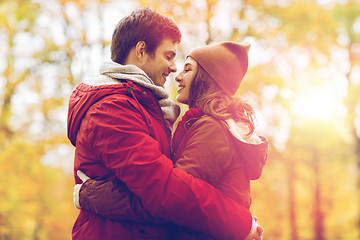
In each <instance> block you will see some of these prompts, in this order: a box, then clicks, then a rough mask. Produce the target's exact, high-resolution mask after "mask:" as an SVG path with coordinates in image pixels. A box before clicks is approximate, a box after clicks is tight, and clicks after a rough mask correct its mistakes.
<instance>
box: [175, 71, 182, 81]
mask: <svg viewBox="0 0 360 240" xmlns="http://www.w3.org/2000/svg"><path fill="white" fill-rule="evenodd" d="M181 78H182V76H181V73H179V74H178V75H177V76H176V77H175V81H176V82H180V81H181Z"/></svg>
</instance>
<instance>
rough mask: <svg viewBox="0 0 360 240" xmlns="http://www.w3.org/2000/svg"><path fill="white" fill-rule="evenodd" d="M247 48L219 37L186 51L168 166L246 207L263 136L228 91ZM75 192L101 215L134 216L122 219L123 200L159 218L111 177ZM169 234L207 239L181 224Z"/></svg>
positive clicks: (142, 215)
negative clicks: (181, 107) (217, 41)
mask: <svg viewBox="0 0 360 240" xmlns="http://www.w3.org/2000/svg"><path fill="white" fill-rule="evenodd" d="M248 49H249V45H247V44H238V43H234V42H223V43H220V44H215V45H209V46H204V47H200V48H197V49H195V50H194V51H192V52H191V53H190V54H189V55H188V56H187V59H186V62H185V65H184V68H183V70H182V72H181V73H180V74H179V75H178V76H177V77H176V81H177V82H178V84H179V88H178V91H177V92H178V96H177V98H176V99H177V101H178V102H180V103H183V104H187V105H188V106H189V110H188V111H187V112H186V113H185V114H184V116H183V118H182V120H181V121H180V122H179V124H178V126H177V129H176V130H175V132H174V134H173V139H172V151H173V155H172V156H173V157H172V160H173V162H174V167H176V168H181V169H184V170H185V171H187V172H188V173H190V174H191V175H193V176H195V177H197V178H200V179H203V180H205V181H207V182H209V183H210V184H211V185H213V186H214V187H215V188H217V189H218V190H219V191H220V192H221V193H222V194H224V195H227V196H228V197H230V198H232V199H233V200H235V201H236V202H238V203H240V204H241V205H243V206H244V207H246V208H250V204H251V196H250V180H255V179H258V178H259V177H260V175H261V172H262V169H263V166H264V164H265V162H266V158H267V148H268V141H267V140H266V138H264V137H261V136H257V135H256V134H254V129H255V126H254V110H253V108H252V107H251V106H250V105H249V104H247V103H246V102H244V101H242V100H240V99H239V98H236V97H234V95H235V93H236V91H237V90H238V88H239V86H240V83H241V81H242V79H243V77H244V75H245V73H246V71H247V68H248ZM164 177H165V176H164ZM80 192H81V194H80V205H81V208H83V209H86V210H90V211H93V212H96V213H98V214H100V215H103V216H104V217H107V218H112V219H114V220H132V221H134V219H133V218H132V219H127V216H128V215H129V214H128V211H129V206H125V205H130V206H131V209H132V210H133V211H134V212H136V214H135V215H136V216H138V217H136V218H138V219H135V221H139V222H143V221H145V222H146V221H154V222H156V221H161V220H160V219H156V218H152V217H151V216H149V213H147V211H146V210H145V209H143V207H142V205H141V201H138V200H137V201H134V200H133V198H129V197H128V196H125V195H129V194H128V192H126V193H125V191H123V188H122V189H121V187H120V186H117V185H116V184H114V183H109V182H107V183H104V182H96V181H93V180H90V181H86V182H85V183H84V184H83V185H82V187H81V190H80ZM76 194H78V193H76ZM120 199H121V201H120ZM124 199H128V201H124ZM124 202H125V203H124ZM125 209H126V210H125ZM179 211H181V209H180V210H179ZM133 215H134V214H133ZM260 235H261V234H260ZM175 238H176V239H212V238H211V237H210V236H205V235H204V234H203V233H199V232H195V231H192V230H190V229H185V228H176V229H174V230H173V238H172V239H175ZM249 239H252V238H249ZM255 239H256V238H255Z"/></svg>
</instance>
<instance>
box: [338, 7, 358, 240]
mask: <svg viewBox="0 0 360 240" xmlns="http://www.w3.org/2000/svg"><path fill="white" fill-rule="evenodd" d="M333 14H334V16H335V18H336V19H337V20H338V23H339V26H338V28H337V34H338V35H337V42H338V44H339V46H340V47H341V48H342V49H343V51H344V52H346V55H347V58H345V59H344V60H345V61H346V62H345V63H343V64H346V67H345V68H344V67H343V66H344V65H343V64H341V65H340V66H342V67H343V69H341V70H342V71H343V72H344V75H345V76H346V80H347V84H348V95H347V99H346V106H347V112H348V122H349V126H350V129H351V134H352V136H353V138H354V142H355V144H354V149H355V150H354V152H355V153H356V155H357V160H356V162H357V164H356V165H357V172H358V176H357V189H358V206H357V207H358V220H357V228H358V229H360V121H359V119H360V111H359V109H360V97H359V92H360V81H359V79H360V1H356V0H349V1H347V3H346V4H338V5H336V6H335V7H334V9H333ZM359 237H360V233H359Z"/></svg>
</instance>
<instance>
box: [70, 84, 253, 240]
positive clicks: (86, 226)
mask: <svg viewBox="0 0 360 240" xmlns="http://www.w3.org/2000/svg"><path fill="white" fill-rule="evenodd" d="M164 129H165V127H164V120H163V115H162V111H161V109H160V106H159V103H158V99H157V98H156V97H155V95H154V94H153V93H152V92H151V91H150V90H149V89H147V88H143V87H141V86H139V85H136V84H134V83H132V82H129V81H128V82H126V83H119V84H113V85H100V86H90V85H86V84H80V85H79V86H78V87H77V88H76V90H75V91H74V92H73V94H72V95H71V97H70V101H69V112H68V137H69V139H70V141H71V143H72V144H73V145H74V146H76V150H75V161H74V171H75V181H76V183H81V180H80V179H79V178H78V177H77V176H76V171H77V170H79V169H80V170H82V171H83V172H85V174H86V175H88V176H89V177H90V178H92V179H94V180H107V181H118V180H119V179H120V181H121V182H122V183H123V184H125V185H126V186H127V187H128V189H129V190H130V191H131V192H132V193H133V194H134V195H136V196H138V197H140V199H141V201H142V203H143V205H144V207H145V208H146V209H147V210H148V211H149V213H150V214H151V215H152V216H155V217H159V218H162V219H164V220H166V221H169V222H172V223H175V224H178V225H182V226H186V227H189V228H192V229H194V230H198V231H201V232H205V233H208V234H210V235H212V236H214V237H216V238H220V239H243V238H245V236H246V235H247V234H248V233H249V232H250V229H251V225H252V216H251V214H250V212H249V211H248V210H247V209H245V208H243V207H241V206H240V205H239V204H237V203H236V202H234V201H233V200H231V199H230V198H227V197H224V196H222V195H221V194H220V192H219V191H217V190H216V189H215V188H214V187H212V186H211V185H210V184H208V183H207V182H205V181H202V180H200V179H197V178H194V177H193V176H191V175H190V174H187V173H186V172H185V171H183V170H181V169H175V168H173V163H172V161H171V160H170V159H169V155H170V147H169V135H168V134H167V133H166V131H165V130H164ZM168 230H169V228H168V227H167V225H166V224H146V223H144V224H135V223H134V224H133V223H131V222H128V221H123V222H121V221H111V220H108V219H105V218H103V217H101V216H99V215H96V214H94V213H91V212H88V211H85V210H81V211H80V214H79V216H78V218H77V220H76V222H75V224H74V227H73V239H88V240H91V239H124V240H127V239H141V238H146V239H166V238H167V236H168V235H167V234H168V233H167V231H168Z"/></svg>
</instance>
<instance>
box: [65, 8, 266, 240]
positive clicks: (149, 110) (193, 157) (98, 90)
mask: <svg viewBox="0 0 360 240" xmlns="http://www.w3.org/2000/svg"><path fill="white" fill-rule="evenodd" d="M180 39H181V33H180V31H179V29H178V27H177V26H176V24H175V23H174V22H173V21H172V20H171V19H169V18H168V17H166V16H164V15H161V14H159V13H158V12H156V11H154V10H152V9H150V8H143V9H140V10H137V11H134V12H133V13H131V14H130V15H129V16H127V17H125V18H123V19H122V20H120V22H119V23H118V25H117V26H116V28H115V30H114V33H113V37H112V42H111V59H112V61H111V62H105V63H104V64H103V65H102V66H101V68H100V76H99V77H97V78H94V79H93V80H92V81H90V82H86V83H81V84H80V85H79V86H78V87H77V88H76V89H75V90H74V92H73V93H72V95H71V97H70V101H69V112H68V138H69V139H70V141H71V143H72V144H73V145H74V146H75V147H76V148H75V160H74V173H75V181H76V184H77V185H76V186H75V191H74V201H75V205H76V206H77V207H78V208H79V209H80V213H79V215H78V218H77V220H76V222H75V224H74V226H73V231H72V238H73V239H80V240H84V239H86V240H92V239H94V240H97V239H99V240H100V239H101V240H102V239H109V240H110V239H124V240H130V239H158V240H165V239H185V240H186V239H262V233H263V229H262V227H261V226H259V225H258V223H257V219H256V217H253V216H252V215H251V213H250V212H249V208H250V204H251V196H250V180H255V179H258V178H259V177H260V175H261V172H262V168H263V166H264V164H265V161H266V158H267V149H268V141H267V139H266V138H264V137H262V136H257V135H256V134H255V133H254V129H255V126H254V110H253V108H252V107H251V106H250V105H249V104H247V103H246V102H244V101H243V100H241V99H239V98H236V97H234V95H235V93H236V91H237V90H238V88H239V86H240V83H241V81H242V79H243V77H244V75H245V73H246V71H247V68H248V50H249V45H248V44H238V43H235V42H222V43H218V44H214V45H209V46H204V47H200V48H197V49H195V50H193V51H191V52H190V53H189V54H188V56H187V57H186V61H185V64H184V67H183V69H182V70H181V72H180V73H178V75H177V76H176V78H175V80H176V82H177V83H178V91H177V97H176V99H177V101H178V102H179V103H182V104H186V105H188V106H189V110H188V111H187V112H186V113H185V114H184V116H183V117H182V119H181V120H180V121H179V123H178V125H177V127H176V130H175V131H174V132H172V130H173V129H172V127H173V124H174V122H175V121H176V119H177V117H178V116H179V113H180V108H179V106H178V105H177V104H176V103H175V102H173V101H171V100H169V99H168V97H169V94H168V93H167V92H166V90H165V89H164V84H165V81H166V78H167V77H168V76H169V74H170V73H173V72H176V71H177V67H176V65H175V62H174V58H175V56H176V52H177V45H178V44H179V43H180Z"/></svg>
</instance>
